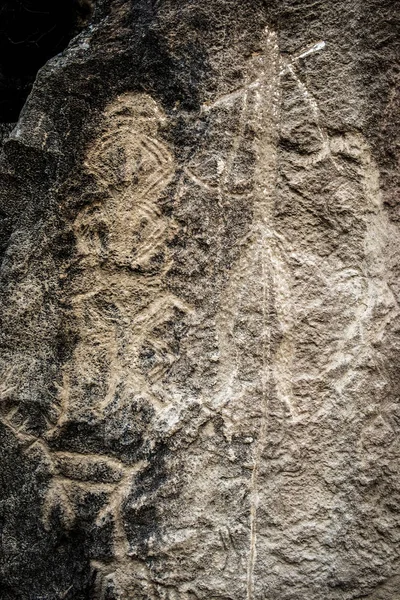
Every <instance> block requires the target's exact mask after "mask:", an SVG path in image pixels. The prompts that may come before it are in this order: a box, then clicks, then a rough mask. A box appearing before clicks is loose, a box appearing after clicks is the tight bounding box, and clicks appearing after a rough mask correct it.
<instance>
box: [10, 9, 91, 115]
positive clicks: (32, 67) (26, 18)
mask: <svg viewBox="0 0 400 600" xmlns="http://www.w3.org/2000/svg"><path fill="white" fill-rule="evenodd" d="M94 4H95V0H2V2H1V4H0V123H15V122H17V121H18V118H19V114H20V112H21V109H22V107H23V106H24V104H25V101H26V99H27V97H28V95H29V93H30V91H31V89H32V85H33V83H34V81H35V78H36V74H37V72H38V71H39V69H40V68H41V67H42V66H43V65H44V64H45V63H46V62H47V61H48V60H49V59H50V58H52V57H53V56H56V55H57V54H59V53H60V52H62V51H63V50H64V49H65V48H66V47H67V46H68V44H69V42H70V41H71V39H72V38H73V37H75V35H77V34H78V33H79V32H80V31H81V30H82V29H84V28H85V27H86V26H87V25H88V23H89V21H90V18H91V15H92V12H93V7H94Z"/></svg>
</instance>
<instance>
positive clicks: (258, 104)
mask: <svg viewBox="0 0 400 600" xmlns="http://www.w3.org/2000/svg"><path fill="white" fill-rule="evenodd" d="M266 37H267V39H266V43H265V52H264V55H263V56H262V57H260V59H259V61H260V66H259V73H258V77H259V80H260V82H261V85H260V87H259V88H258V89H257V90H256V91H255V93H254V98H255V106H254V120H255V125H256V131H257V135H256V155H257V156H256V160H257V168H256V174H255V198H254V206H255V210H254V221H255V225H256V227H257V231H256V234H257V241H256V242H255V246H256V249H257V250H256V253H255V256H254V259H255V260H256V261H257V262H258V261H260V266H261V277H262V295H261V299H260V300H261V309H262V327H263V331H262V353H261V421H260V427H259V432H258V438H257V441H256V447H255V452H254V460H253V470H252V475H251V495H250V550H249V559H248V564H247V600H253V599H254V570H255V565H256V559H257V512H258V503H259V471H260V462H261V458H262V454H263V451H264V446H265V438H266V433H267V411H268V395H269V389H270V387H271V386H270V384H271V381H270V380H271V360H272V358H271V327H270V324H269V319H268V312H269V303H270V302H269V301H270V298H269V295H270V294H269V285H270V281H269V280H270V277H269V274H270V268H269V267H270V264H269V263H270V262H271V260H272V259H273V257H272V252H273V250H272V248H271V247H270V242H269V238H270V237H271V234H270V232H271V229H272V219H273V194H274V189H275V184H276V141H277V117H278V103H279V88H278V83H279V53H278V46H277V42H276V36H275V35H274V34H273V33H271V32H269V31H268V30H266ZM264 600H265V599H264Z"/></svg>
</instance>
